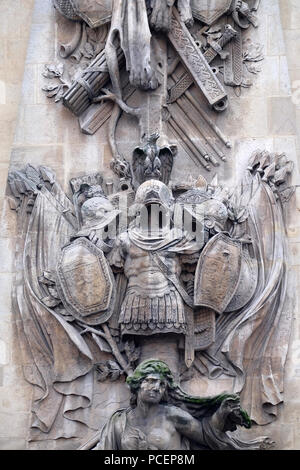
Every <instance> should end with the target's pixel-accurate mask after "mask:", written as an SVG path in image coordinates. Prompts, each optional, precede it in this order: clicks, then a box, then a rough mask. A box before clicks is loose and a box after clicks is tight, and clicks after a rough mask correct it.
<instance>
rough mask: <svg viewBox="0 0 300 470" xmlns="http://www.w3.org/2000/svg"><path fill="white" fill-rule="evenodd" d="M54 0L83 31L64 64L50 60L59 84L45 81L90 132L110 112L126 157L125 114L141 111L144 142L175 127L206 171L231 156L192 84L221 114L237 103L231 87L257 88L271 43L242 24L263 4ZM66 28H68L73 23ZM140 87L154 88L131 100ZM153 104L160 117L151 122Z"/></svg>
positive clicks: (164, 138) (49, 70)
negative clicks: (255, 79) (135, 103)
mask: <svg viewBox="0 0 300 470" xmlns="http://www.w3.org/2000/svg"><path fill="white" fill-rule="evenodd" d="M54 5H55V6H56V8H57V9H58V11H59V12H60V13H62V14H63V15H64V16H65V17H67V18H68V19H69V20H72V21H73V23H74V24H75V26H74V28H75V29H74V32H73V34H74V37H73V39H71V40H70V43H68V44H62V45H61V48H60V55H61V57H62V59H65V61H64V63H63V62H62V63H59V64H51V65H49V66H46V70H45V73H44V76H45V77H46V78H50V79H51V78H56V79H58V80H59V84H57V85H52V84H51V85H50V84H49V85H45V86H44V88H43V89H44V90H45V91H46V92H47V95H48V96H49V97H53V96H54V97H55V100H56V101H60V100H62V101H63V104H64V105H65V106H66V107H67V108H69V109H70V110H71V111H72V112H73V113H74V114H75V115H76V116H78V117H79V122H80V127H81V130H82V132H84V133H86V134H94V133H95V132H96V131H97V130H98V129H99V128H100V127H101V126H102V125H103V124H105V122H107V120H109V134H108V135H109V142H110V146H111V150H112V156H113V159H114V160H118V159H120V158H121V160H122V159H124V158H125V157H124V155H120V152H119V150H118V145H117V142H116V137H115V134H116V128H117V124H118V121H119V119H120V116H121V113H122V112H125V113H128V114H131V115H133V116H135V117H136V118H137V119H138V122H139V127H140V140H141V145H142V146H143V145H145V144H147V142H148V140H149V138H150V137H151V135H153V134H156V133H157V134H158V135H159V138H160V142H161V143H162V145H163V146H164V145H165V143H166V142H168V128H170V130H171V132H172V134H173V135H174V137H175V138H176V139H179V140H180V141H181V145H183V147H184V149H185V151H186V153H187V154H188V155H189V157H190V158H191V159H192V160H193V161H195V162H196V163H197V164H199V163H200V164H201V165H202V166H203V168H205V170H207V171H210V170H211V166H213V167H217V166H218V165H219V164H220V160H221V161H224V160H225V159H226V148H228V147H230V142H229V140H228V139H227V137H226V136H224V135H223V133H222V132H221V130H220V129H219V128H218V127H217V126H216V124H215V123H214V122H213V120H212V119H211V118H210V116H209V115H208V114H207V112H206V111H205V108H204V107H203V106H201V105H200V104H199V102H198V100H197V99H195V96H194V94H193V89H194V88H195V90H196V91H197V90H199V91H200V93H201V95H203V96H204V98H205V101H206V103H207V104H208V105H209V106H211V107H213V109H215V110H216V111H217V112H222V111H224V110H225V109H226V108H227V106H228V94H227V92H226V89H225V86H226V85H227V86H233V87H234V89H235V90H236V93H237V94H240V92H241V88H242V87H249V86H251V79H250V76H251V74H255V73H258V72H259V70H260V69H259V67H258V65H257V64H258V63H259V62H260V61H261V60H262V59H263V54H262V46H260V45H259V44H257V43H252V42H251V40H249V39H247V40H246V41H244V43H243V37H242V36H243V30H245V29H247V28H248V27H250V26H252V25H253V26H254V27H257V26H258V20H257V18H256V14H255V12H256V11H257V10H258V7H259V2H252V1H249V2H248V3H247V2H243V1H240V0H238V1H237V0H234V1H230V0H229V1H226V0H220V1H214V2H209V3H208V2H206V1H204V0H203V1H202V0H197V1H194V2H192V1H191V0H187V1H185V0H184V1H177V2H176V4H175V2H174V1H166V0H164V1H163V2H158V1H157V2H156V1H150V0H149V1H148V0H147V1H146V2H145V0H142V1H135V2H131V3H128V2H124V1H119V2H116V1H114V2H113V1H112V0H110V1H107V2H101V3H96V4H94V3H93V2H92V3H87V2H85V1H78V2H73V1H71V0H66V1H60V2H59V1H54ZM175 6H176V7H177V9H176V8H175ZM226 15H227V16H226ZM137 18H138V20H137ZM68 27H69V25H68ZM61 29H62V31H64V30H65V29H66V24H65V23H63V25H62V26H61ZM137 44H138V47H137ZM74 63H75V66H76V67H75V69H74ZM127 72H128V73H127ZM110 79H111V86H110V85H109V81H110ZM222 82H224V84H223V83H222ZM224 85H225V86H224ZM107 87H109V88H107ZM137 89H142V90H147V93H146V95H147V99H146V100H144V95H145V93H144V95H143V94H142V95H141V97H140V106H139V107H137V108H135V109H133V108H132V107H130V106H128V105H127V104H126V103H125V102H126V101H127V100H128V99H129V98H130V97H131V96H136V95H137ZM149 90H152V91H149ZM146 95H145V96H146ZM114 103H115V104H114ZM149 107H150V109H151V112H150V115H151V117H154V116H155V119H150V120H149V113H148V111H147V110H148V109H149ZM187 112H188V113H189V115H190V120H191V122H190V126H192V127H193V128H194V129H195V132H196V133H197V134H198V135H199V136H200V137H201V142H199V143H198V145H196V146H195V144H194V142H193V140H192V139H191V138H190V135H189V133H187V132H186V129H185V125H184V122H185V115H186V113H187ZM224 144H225V148H224Z"/></svg>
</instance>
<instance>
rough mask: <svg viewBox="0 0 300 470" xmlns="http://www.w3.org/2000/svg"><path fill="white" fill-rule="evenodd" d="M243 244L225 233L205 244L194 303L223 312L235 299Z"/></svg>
mask: <svg viewBox="0 0 300 470" xmlns="http://www.w3.org/2000/svg"><path fill="white" fill-rule="evenodd" d="M241 258H242V244H241V242H239V241H237V240H233V239H231V238H229V236H228V235H225V234H224V233H219V234H218V235H215V236H214V237H213V238H212V239H211V240H210V241H209V242H208V243H207V245H206V246H205V248H204V250H203V251H202V253H201V256H200V258H199V261H198V265H197V269H196V274H195V297H194V303H195V305H199V306H202V307H209V308H211V309H213V310H214V311H215V312H217V313H222V312H224V310H225V309H226V307H227V305H228V304H229V302H230V301H231V299H232V298H233V296H234V294H235V292H236V289H237V286H238V283H239V279H240V274H241Z"/></svg>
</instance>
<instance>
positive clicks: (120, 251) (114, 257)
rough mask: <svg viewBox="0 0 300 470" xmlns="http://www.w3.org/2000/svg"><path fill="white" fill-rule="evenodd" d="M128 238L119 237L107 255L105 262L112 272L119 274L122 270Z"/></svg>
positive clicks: (123, 235) (125, 236)
mask: <svg viewBox="0 0 300 470" xmlns="http://www.w3.org/2000/svg"><path fill="white" fill-rule="evenodd" d="M127 245H128V237H127V233H126V234H123V233H122V234H121V235H119V236H118V237H117V238H116V240H115V243H114V246H113V248H112V250H111V252H110V253H108V255H107V260H108V262H109V264H110V265H111V267H112V269H113V271H115V272H121V271H123V268H124V263H125V260H126V256H127V248H128V247H127Z"/></svg>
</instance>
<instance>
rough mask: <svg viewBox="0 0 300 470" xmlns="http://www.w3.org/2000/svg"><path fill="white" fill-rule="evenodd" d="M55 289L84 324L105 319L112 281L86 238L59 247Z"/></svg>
mask: <svg viewBox="0 0 300 470" xmlns="http://www.w3.org/2000/svg"><path fill="white" fill-rule="evenodd" d="M57 278H58V283H57V288H58V292H59V294H60V297H61V299H62V302H63V304H64V306H65V308H66V309H67V310H68V312H70V313H71V314H72V315H73V316H74V317H75V318H76V319H77V320H81V321H82V322H84V323H86V324H88V325H99V324H101V323H104V322H106V321H107V320H108V319H109V318H110V316H111V315H112V312H113V307H114V301H115V295H114V292H115V282H114V276H113V273H112V271H111V269H110V266H109V264H108V262H107V260H106V258H105V256H104V254H103V252H102V250H100V249H98V248H97V247H96V246H95V245H93V244H92V243H91V242H90V241H89V240H87V239H86V238H78V239H77V240H75V242H73V243H71V244H70V245H67V246H66V247H64V248H63V250H62V255H61V257H60V260H59V262H58V267H57Z"/></svg>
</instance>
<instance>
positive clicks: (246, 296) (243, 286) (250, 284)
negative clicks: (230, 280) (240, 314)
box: [225, 246, 258, 312]
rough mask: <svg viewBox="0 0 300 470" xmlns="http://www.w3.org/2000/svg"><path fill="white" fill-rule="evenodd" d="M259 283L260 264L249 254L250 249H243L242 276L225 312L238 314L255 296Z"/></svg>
mask: <svg viewBox="0 0 300 470" xmlns="http://www.w3.org/2000/svg"><path fill="white" fill-rule="evenodd" d="M257 281H258V264H257V260H256V258H252V257H251V256H250V254H249V251H248V247H247V246H244V247H243V253H242V265H241V275H240V279H239V283H238V286H237V289H236V291H235V293H234V296H233V297H232V299H231V301H230V303H229V304H228V305H227V307H226V309H225V312H236V311H237V310H240V309H241V308H243V307H244V306H245V305H246V304H247V303H248V302H250V300H251V299H252V297H253V296H254V294H255V291H256V287H257Z"/></svg>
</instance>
